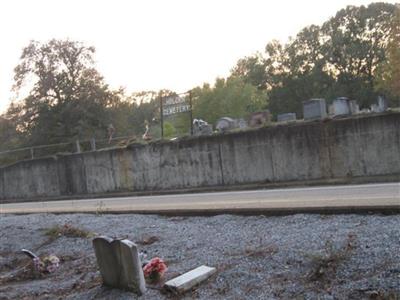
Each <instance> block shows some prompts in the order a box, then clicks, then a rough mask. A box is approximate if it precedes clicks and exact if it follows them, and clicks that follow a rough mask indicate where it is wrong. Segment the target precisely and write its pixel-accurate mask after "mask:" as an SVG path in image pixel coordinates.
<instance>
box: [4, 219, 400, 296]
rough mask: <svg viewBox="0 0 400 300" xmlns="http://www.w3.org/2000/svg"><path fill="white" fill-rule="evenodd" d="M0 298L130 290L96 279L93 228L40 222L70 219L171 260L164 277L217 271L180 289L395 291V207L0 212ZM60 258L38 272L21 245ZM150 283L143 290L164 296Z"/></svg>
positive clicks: (399, 264) (398, 271) (398, 262)
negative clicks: (274, 212)
mask: <svg viewBox="0 0 400 300" xmlns="http://www.w3.org/2000/svg"><path fill="white" fill-rule="evenodd" d="M0 218H1V219H0V299H32V298H35V299H132V297H134V295H133V294H131V293H127V292H123V291H118V290H110V289H107V288H104V287H101V279H100V275H99V272H98V270H97V266H96V260H95V256H94V252H93V249H92V245H91V238H78V237H66V236H59V237H53V238H52V239H49V237H48V236H46V234H45V232H46V230H48V229H50V228H54V226H57V225H58V226H62V225H64V224H72V225H73V226H74V227H76V228H79V229H84V230H87V231H89V232H91V233H93V234H101V235H109V236H111V237H123V238H128V239H130V240H132V241H135V242H138V244H139V248H140V249H142V250H145V251H147V253H148V256H149V257H150V258H151V257H155V256H159V257H162V258H163V259H164V260H165V261H166V262H167V264H168V267H169V270H168V272H167V274H166V276H167V279H169V278H172V277H175V276H177V275H179V274H181V273H184V272H186V271H189V270H191V269H193V268H195V267H197V266H199V265H202V264H206V265H209V266H214V267H217V269H218V272H217V274H216V275H215V276H213V277H212V278H210V279H209V280H208V281H207V282H205V283H204V284H202V285H201V286H199V287H198V288H197V289H196V290H194V291H192V292H189V293H188V294H186V295H184V297H183V298H186V299H193V298H199V299H294V298H296V297H297V298H306V299H317V298H320V299H337V298H339V299H368V298H369V297H374V296H376V295H378V296H382V297H383V296H385V297H389V296H391V295H397V297H400V252H399V249H400V215H388V216H384V215H318V214H297V215H290V216H279V217H278V216H277V217H265V216H247V217H246V216H234V215H219V216H213V217H162V216H156V215H131V214H127V215H110V214H107V215H95V214H71V215H68V214H64V215H52V214H32V215H19V216H17V215H2V216H1V217H0ZM22 248H27V249H30V250H33V251H34V252H37V254H39V255H45V254H55V255H57V256H58V257H60V258H61V266H60V268H59V270H58V271H57V272H55V273H53V274H50V275H47V276H45V277H43V278H36V279H34V278H31V277H30V276H29V274H27V273H26V272H25V273H24V272H23V270H24V266H25V265H26V264H27V263H29V259H27V258H26V257H24V255H23V254H20V252H19V250H20V249H22ZM171 297H172V296H171V295H168V294H165V293H163V292H162V291H159V290H155V289H149V290H148V291H147V293H146V294H145V296H143V297H141V298H140V299H168V298H171Z"/></svg>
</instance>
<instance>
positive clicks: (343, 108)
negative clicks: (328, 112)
mask: <svg viewBox="0 0 400 300" xmlns="http://www.w3.org/2000/svg"><path fill="white" fill-rule="evenodd" d="M333 109H334V115H335V116H348V115H350V104H349V98H346V97H339V98H336V99H335V100H333Z"/></svg>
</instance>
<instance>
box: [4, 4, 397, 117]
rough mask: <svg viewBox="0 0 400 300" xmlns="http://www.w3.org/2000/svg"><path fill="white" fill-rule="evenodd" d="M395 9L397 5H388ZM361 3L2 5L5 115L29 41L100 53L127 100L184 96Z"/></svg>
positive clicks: (107, 74) (108, 76)
mask: <svg viewBox="0 0 400 300" xmlns="http://www.w3.org/2000/svg"><path fill="white" fill-rule="evenodd" d="M386 2H389V3H395V2H396V1H386ZM369 3H371V1H363V0H335V1H326V0H302V1H294V0H293V1H287V0H280V1H267V0H1V1H0V41H1V44H0V113H2V112H4V111H5V109H6V108H7V106H8V105H9V104H10V102H11V100H12V99H15V98H16V95H15V94H14V93H13V92H11V87H12V84H13V76H14V71H13V70H14V68H15V66H16V65H17V64H18V62H19V57H20V55H21V51H22V49H23V47H25V46H27V45H28V44H29V41H31V40H37V41H40V42H47V41H48V40H50V39H52V38H56V39H70V40H76V41H80V42H83V43H84V44H85V45H87V46H94V47H95V48H96V54H95V60H96V67H97V69H98V70H99V71H100V73H101V74H102V75H103V76H104V78H105V81H106V82H107V83H108V84H110V86H111V87H112V88H119V87H124V88H125V89H126V91H127V92H128V93H131V92H135V91H143V90H159V89H170V90H173V91H175V92H185V91H187V90H189V89H191V88H193V87H195V86H198V85H202V84H203V83H204V82H209V83H213V82H214V80H215V79H216V78H217V77H226V76H227V75H229V72H230V70H231V68H232V67H234V65H235V64H236V62H237V61H238V59H240V58H242V57H244V56H248V55H251V54H253V53H255V52H256V51H263V50H264V48H265V45H266V44H267V43H268V42H269V41H271V40H273V39H278V40H280V41H282V42H285V41H287V39H288V37H289V36H295V35H296V33H297V32H298V31H300V30H301V29H302V28H303V27H305V26H308V25H311V24H317V25H320V24H322V23H323V22H324V21H326V20H328V19H329V18H330V17H332V16H334V15H335V13H336V12H337V11H338V10H339V9H341V8H344V7H346V6H347V5H368V4H369Z"/></svg>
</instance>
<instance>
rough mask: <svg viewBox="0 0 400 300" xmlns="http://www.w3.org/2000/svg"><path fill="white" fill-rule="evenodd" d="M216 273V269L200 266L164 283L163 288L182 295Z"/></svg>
mask: <svg viewBox="0 0 400 300" xmlns="http://www.w3.org/2000/svg"><path fill="white" fill-rule="evenodd" d="M215 272H217V269H215V268H212V267H207V266H200V267H198V268H196V269H194V270H192V271H189V272H187V273H185V274H182V275H181V276H178V277H176V278H174V279H171V280H169V281H167V282H166V283H165V287H166V288H167V289H169V290H172V291H173V292H176V293H184V292H186V291H188V290H190V289H191V288H193V287H194V286H196V285H198V284H199V283H201V282H202V281H204V280H206V279H207V278H209V277H210V276H211V275H213V274H214V273H215Z"/></svg>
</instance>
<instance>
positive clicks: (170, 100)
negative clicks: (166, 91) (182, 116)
mask: <svg viewBox="0 0 400 300" xmlns="http://www.w3.org/2000/svg"><path fill="white" fill-rule="evenodd" d="M187 111H190V104H188V103H186V99H185V98H183V97H179V96H169V97H166V98H165V103H164V107H163V115H164V116H169V115H173V114H176V113H181V112H187Z"/></svg>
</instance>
